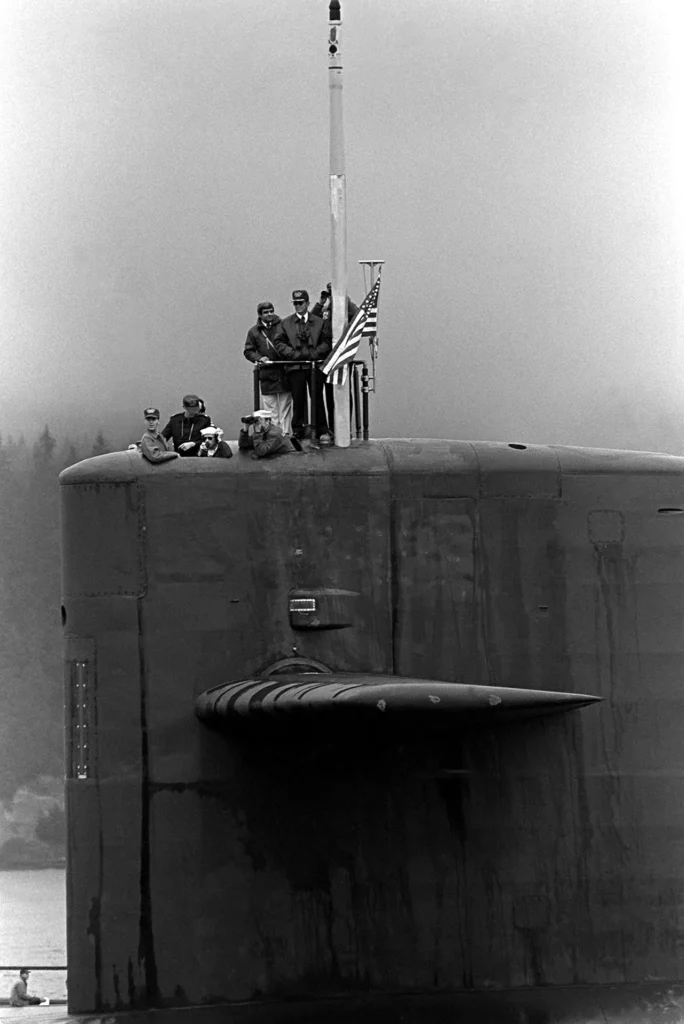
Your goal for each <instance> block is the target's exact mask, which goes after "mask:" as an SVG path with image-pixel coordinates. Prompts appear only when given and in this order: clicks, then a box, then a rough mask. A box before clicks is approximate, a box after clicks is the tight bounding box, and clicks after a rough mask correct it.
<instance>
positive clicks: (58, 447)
mask: <svg viewBox="0 0 684 1024" xmlns="http://www.w3.org/2000/svg"><path fill="white" fill-rule="evenodd" d="M121 447H125V445H122V446H121ZM113 450H117V446H112V445H110V443H109V441H108V440H107V438H106V437H105V436H104V434H103V432H102V431H101V430H100V431H99V432H98V434H97V435H96V437H95V440H94V441H91V442H90V443H87V442H83V441H81V442H78V441H77V442H74V441H72V440H71V439H69V438H66V439H64V440H63V441H62V443H61V444H60V443H58V441H57V439H56V438H55V437H53V435H52V434H51V432H50V429H49V427H47V426H46V427H45V428H44V430H43V431H42V433H41V434H40V436H39V437H38V438H37V439H36V441H35V442H34V443H33V444H32V445H30V444H28V443H27V442H26V440H25V439H24V437H23V436H22V437H19V439H18V440H14V439H13V438H12V437H7V438H3V437H0V510H1V518H0V522H1V523H2V529H1V530H0V569H1V572H0V577H1V580H2V585H1V587H0V679H1V680H2V692H3V694H4V698H5V699H4V708H3V711H2V714H0V801H2V802H7V801H10V800H11V799H12V797H13V795H14V793H15V792H16V791H17V789H18V788H19V787H20V786H22V785H25V784H30V783H31V781H32V780H34V779H36V778H37V777H38V776H41V775H51V776H57V777H60V776H61V775H62V774H63V770H64V768H63V764H64V759H63V732H64V710H63V708H64V700H63V698H64V694H63V686H64V684H63V669H62V628H61V618H60V603H61V602H60V592H61V586H60V551H59V487H58V481H57V477H58V475H59V473H60V472H61V471H62V470H63V469H65V468H66V467H68V466H71V465H73V464H74V463H75V462H79V461H80V460H81V459H84V458H89V457H90V456H91V455H103V454H106V453H107V452H109V451H113Z"/></svg>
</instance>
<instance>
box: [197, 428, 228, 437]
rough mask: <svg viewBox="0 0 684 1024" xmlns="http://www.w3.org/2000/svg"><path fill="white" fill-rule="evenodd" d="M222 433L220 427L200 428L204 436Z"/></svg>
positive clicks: (217, 435) (215, 435)
mask: <svg viewBox="0 0 684 1024" xmlns="http://www.w3.org/2000/svg"><path fill="white" fill-rule="evenodd" d="M222 433H223V431H222V430H221V428H220V427H204V428H203V429H202V430H200V434H201V435H202V437H220V436H221V434H222Z"/></svg>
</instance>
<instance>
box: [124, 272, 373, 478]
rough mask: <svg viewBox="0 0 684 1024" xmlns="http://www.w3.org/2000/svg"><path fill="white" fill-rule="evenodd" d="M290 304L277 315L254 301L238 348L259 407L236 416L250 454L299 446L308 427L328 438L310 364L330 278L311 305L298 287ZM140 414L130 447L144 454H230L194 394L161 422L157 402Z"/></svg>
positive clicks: (326, 395)
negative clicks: (252, 318) (254, 371)
mask: <svg viewBox="0 0 684 1024" xmlns="http://www.w3.org/2000/svg"><path fill="white" fill-rule="evenodd" d="M292 305H293V306H294V313H292V314H291V315H290V316H287V317H285V318H284V319H282V320H281V318H280V317H279V316H277V315H276V312H275V307H274V305H273V303H272V302H260V303H259V305H258V306H257V322H256V323H255V325H254V326H253V327H250V329H249V331H248V332H247V340H246V341H245V349H244V355H245V358H246V359H248V360H249V361H250V362H251V363H256V364H258V367H259V369H258V375H259V388H260V391H261V400H262V403H263V408H262V409H257V410H256V411H255V412H254V413H252V414H251V415H250V416H244V417H243V418H242V423H243V427H242V429H241V430H240V434H239V437H238V448H240V449H242V450H251V455H252V458H254V459H262V458H265V457H266V456H269V455H282V454H285V453H287V452H293V451H301V444H300V441H301V440H302V439H304V438H310V437H312V435H313V434H314V432H315V436H316V437H317V439H318V442H319V444H321V445H330V444H332V443H333V437H332V433H331V430H330V424H332V422H333V417H334V404H333V389H332V387H331V386H330V385H328V384H326V377H325V374H323V373H322V372H321V371H320V370H319V369H318V367H316V369H315V371H314V373H313V375H312V372H311V361H312V360H321V359H324V358H325V357H326V356H327V355H328V353H329V352H330V350H331V348H332V318H331V312H332V296H331V288H330V284H328V285H327V286H326V287H325V288H324V289H323V291H322V292H321V297H320V300H319V301H318V302H317V303H316V305H315V306H314V307H313V309H312V310H311V311H310V312H309V293H308V292H307V291H306V290H305V289H303V288H298V289H295V291H293V292H292ZM357 312H358V307H357V306H356V305H355V304H354V303H353V302H352V301H351V299H348V300H347V319H348V320H350V319H351V318H352V317H354V316H355V315H356V313H357ZM298 361H299V362H298ZM301 361H304V363H303V364H302V362H301ZM279 363H280V364H283V365H278V364H279ZM312 387H313V393H312ZM307 390H308V396H307ZM307 397H308V398H310V402H311V407H312V409H315V418H314V417H310V416H309V414H308V409H309V403H308V401H307ZM143 416H144V417H145V432H144V434H143V436H142V438H141V439H140V441H139V442H138V443H137V444H135V445H131V446H130V447H131V448H138V449H139V450H140V452H141V453H142V455H143V456H144V457H145V458H146V459H148V460H149V461H150V462H166V461H168V460H169V459H177V458H187V457H188V456H190V457H199V458H218V459H230V458H232V455H233V453H232V451H231V448H230V446H229V445H228V444H227V442H226V441H224V440H223V431H222V430H221V428H220V427H217V426H214V424H212V422H211V417H210V416H209V415H207V411H206V407H205V404H204V402H203V401H202V399H201V398H200V397H199V396H198V395H193V394H188V395H185V396H184V397H183V412H179V413H176V414H175V415H174V416H172V417H171V418H170V420H169V422H168V423H167V424H166V426H165V427H164V429H163V430H160V429H159V422H160V417H159V409H157V408H154V407H152V406H151V407H150V408H148V409H145V410H144V412H143ZM311 419H314V423H315V428H314V426H312V424H311V422H310V420H311Z"/></svg>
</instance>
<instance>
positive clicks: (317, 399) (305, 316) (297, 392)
mask: <svg viewBox="0 0 684 1024" xmlns="http://www.w3.org/2000/svg"><path fill="white" fill-rule="evenodd" d="M292 305H293V306H294V310H295V311H294V313H293V314H292V315H291V316H286V317H285V319H284V320H283V321H282V322H281V324H280V330H279V331H278V333H277V334H276V336H275V338H274V339H273V342H274V344H275V347H276V348H277V349H278V352H279V353H280V356H281V358H282V359H324V358H325V357H326V356H327V355H328V353H329V352H330V348H331V331H330V322H329V321H324V320H322V319H321V318H320V317H319V316H314V315H313V313H310V312H309V293H308V292H307V291H306V290H305V289H304V288H297V289H295V291H293V292H292ZM286 372H287V376H288V379H289V381H290V386H291V388H292V405H293V411H292V433H293V435H294V436H295V437H305V436H306V435H307V433H309V422H310V420H309V417H308V416H307V389H308V390H309V392H310V391H311V368H310V367H309V366H302V367H297V366H288V367H287V369H286ZM324 383H325V375H324V374H322V373H321V371H320V370H318V369H317V370H316V372H315V377H314V386H313V394H312V395H310V399H311V402H312V404H313V406H314V408H315V410H316V434H317V436H318V438H319V440H320V442H321V444H332V437H331V436H330V431H329V429H328V421H327V419H326V415H325V405H324V403H323V385H324Z"/></svg>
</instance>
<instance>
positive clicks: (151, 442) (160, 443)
mask: <svg viewBox="0 0 684 1024" xmlns="http://www.w3.org/2000/svg"><path fill="white" fill-rule="evenodd" d="M140 451H141V452H142V454H143V455H144V456H145V458H146V459H147V460H148V461H149V462H168V461H169V460H170V459H177V458H178V452H174V450H173V442H172V441H167V439H166V438H165V437H164V435H163V434H161V433H156V434H151V433H150V431H149V430H146V431H145V433H144V434H143V436H142V437H141V439H140Z"/></svg>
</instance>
